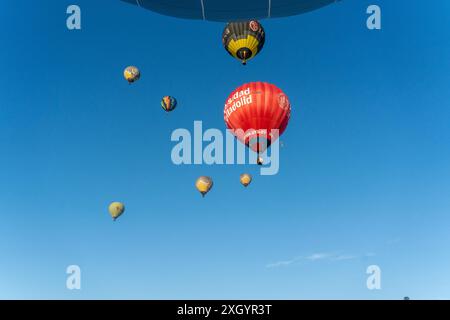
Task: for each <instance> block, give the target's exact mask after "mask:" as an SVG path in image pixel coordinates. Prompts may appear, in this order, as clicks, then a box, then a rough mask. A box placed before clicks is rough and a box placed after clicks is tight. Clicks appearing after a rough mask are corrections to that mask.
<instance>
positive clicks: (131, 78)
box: [123, 66, 141, 84]
mask: <svg viewBox="0 0 450 320" xmlns="http://www.w3.org/2000/svg"><path fill="white" fill-rule="evenodd" d="M123 76H124V77H125V79H126V80H127V81H128V83H130V84H131V83H133V82H136V81H138V80H139V78H140V77H141V72H140V71H139V69H138V68H137V67H134V66H129V67H126V68H125V70H124V71H123Z"/></svg>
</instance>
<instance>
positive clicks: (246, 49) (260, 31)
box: [222, 20, 265, 65]
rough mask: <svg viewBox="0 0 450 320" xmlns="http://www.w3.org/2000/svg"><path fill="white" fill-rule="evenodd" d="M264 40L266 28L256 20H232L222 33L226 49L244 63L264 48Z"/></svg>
mask: <svg viewBox="0 0 450 320" xmlns="http://www.w3.org/2000/svg"><path fill="white" fill-rule="evenodd" d="M264 41H265V33H264V28H263V27H262V25H261V24H260V23H259V22H258V21H256V20H251V21H243V22H230V23H228V24H227V25H226V27H225V30H224V31H223V35H222V42H223V46H224V47H225V49H226V50H227V51H228V53H229V54H230V55H232V56H233V57H235V58H236V59H238V60H240V61H241V62H242V64H244V65H245V64H247V61H248V60H250V59H251V58H253V57H255V56H256V55H257V54H258V53H259V52H260V51H261V50H262V48H263V46H264Z"/></svg>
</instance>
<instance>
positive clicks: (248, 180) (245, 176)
mask: <svg viewBox="0 0 450 320" xmlns="http://www.w3.org/2000/svg"><path fill="white" fill-rule="evenodd" d="M240 180H241V184H242V185H243V186H244V187H247V186H248V185H249V184H250V183H251V182H252V176H251V175H249V174H248V173H243V174H241V177H240Z"/></svg>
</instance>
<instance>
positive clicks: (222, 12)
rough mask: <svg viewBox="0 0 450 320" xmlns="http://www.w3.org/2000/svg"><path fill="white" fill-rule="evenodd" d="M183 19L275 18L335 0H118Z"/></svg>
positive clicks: (240, 19)
mask: <svg viewBox="0 0 450 320" xmlns="http://www.w3.org/2000/svg"><path fill="white" fill-rule="evenodd" d="M122 1H124V2H128V3H132V4H134V5H137V6H139V7H142V8H145V9H148V10H152V11H155V12H157V13H160V14H163V15H167V16H173V17H178V18H184V19H199V20H210V21H223V22H229V21H243V20H252V19H264V18H279V17H287V16H293V15H297V14H302V13H305V12H308V11H312V10H315V9H318V8H321V7H323V6H326V5H328V4H331V3H333V2H336V1H337V0H245V1H243V0H226V1H225V0H170V1H169V0H165V1H161V0H122Z"/></svg>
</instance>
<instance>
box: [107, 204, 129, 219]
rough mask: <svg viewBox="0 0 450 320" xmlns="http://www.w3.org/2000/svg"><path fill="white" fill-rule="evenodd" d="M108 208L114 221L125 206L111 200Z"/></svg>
mask: <svg viewBox="0 0 450 320" xmlns="http://www.w3.org/2000/svg"><path fill="white" fill-rule="evenodd" d="M108 210H109V214H110V215H111V217H112V218H113V220H114V221H116V219H117V218H118V217H120V216H121V215H122V213H123V212H124V211H125V206H124V204H123V203H121V202H112V203H111V204H110V205H109V207H108Z"/></svg>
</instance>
